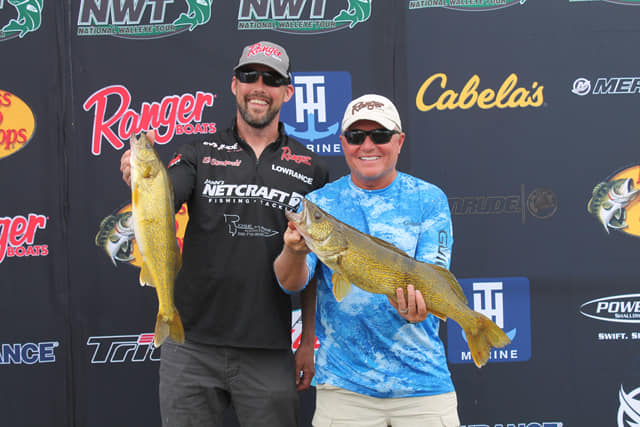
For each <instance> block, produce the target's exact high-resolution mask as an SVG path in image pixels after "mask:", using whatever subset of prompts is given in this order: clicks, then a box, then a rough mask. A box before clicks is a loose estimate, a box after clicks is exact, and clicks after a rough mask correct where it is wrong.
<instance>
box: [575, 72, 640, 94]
mask: <svg viewBox="0 0 640 427" xmlns="http://www.w3.org/2000/svg"><path fill="white" fill-rule="evenodd" d="M571 92H572V93H574V94H575V95H579V96H586V95H635V94H640V76H635V77H599V78H597V79H596V80H595V82H594V83H592V81H591V80H589V79H587V78H585V77H579V78H577V79H575V80H574V82H573V87H572V88H571Z"/></svg>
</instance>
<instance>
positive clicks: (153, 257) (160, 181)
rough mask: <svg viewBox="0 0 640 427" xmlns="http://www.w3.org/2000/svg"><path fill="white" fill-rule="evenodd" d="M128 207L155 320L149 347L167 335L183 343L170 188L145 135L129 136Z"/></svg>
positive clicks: (177, 264) (141, 276) (163, 168)
mask: <svg viewBox="0 0 640 427" xmlns="http://www.w3.org/2000/svg"><path fill="white" fill-rule="evenodd" d="M131 205H132V209H131V210H132V216H133V229H134V233H135V236H136V243H137V244H138V248H139V249H140V253H141V254H142V267H141V270H140V285H142V286H145V285H148V286H154V287H155V288H156V293H157V295H158V317H157V320H156V327H155V337H154V339H153V344H154V345H155V346H156V347H159V346H160V345H161V344H162V343H163V342H164V340H165V339H166V338H167V337H168V336H170V337H171V339H172V340H173V341H175V342H178V343H182V342H184V329H183V327H182V321H181V320H180V316H179V315H178V311H177V310H176V307H175V305H174V303H173V283H174V279H175V277H176V274H177V273H178V270H180V267H181V264H182V258H181V255H180V250H179V249H178V243H177V241H176V227H175V213H174V208H173V188H172V186H171V182H170V181H169V176H168V174H167V169H166V168H165V166H164V164H163V163H162V161H161V160H160V158H159V157H158V153H156V151H155V150H154V148H153V144H152V143H151V142H150V141H149V140H148V139H147V137H146V135H144V134H141V135H140V136H139V137H138V138H136V137H135V136H133V137H131Z"/></svg>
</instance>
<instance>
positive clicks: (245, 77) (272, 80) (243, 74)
mask: <svg viewBox="0 0 640 427" xmlns="http://www.w3.org/2000/svg"><path fill="white" fill-rule="evenodd" d="M258 76H262V82H263V83H264V84H266V85H267V86H272V87H279V86H284V85H288V84H289V78H288V77H282V76H281V75H280V74H277V73H274V72H272V71H257V70H236V78H237V79H238V80H240V81H241V82H242V83H255V82H257V81H258Z"/></svg>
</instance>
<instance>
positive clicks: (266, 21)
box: [238, 0, 371, 34]
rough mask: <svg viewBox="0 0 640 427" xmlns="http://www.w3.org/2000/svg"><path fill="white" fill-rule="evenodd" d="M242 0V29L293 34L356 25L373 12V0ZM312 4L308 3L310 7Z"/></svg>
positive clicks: (320, 31) (240, 25)
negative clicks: (338, 4)
mask: <svg viewBox="0 0 640 427" xmlns="http://www.w3.org/2000/svg"><path fill="white" fill-rule="evenodd" d="M327 3H328V1H327V0H314V1H307V0H288V1H282V0H240V7H239V8H238V30H273V31H278V32H282V33H289V34H318V33H327V32H330V31H336V30H342V29H346V28H349V29H351V28H353V27H355V26H356V25H357V24H360V23H362V22H366V21H367V20H369V17H370V16H371V0H346V3H347V4H346V5H345V4H344V3H345V1H344V0H343V2H342V3H343V7H340V6H335V5H334V4H335V3H336V2H333V4H332V5H331V6H328V5H327ZM307 6H308V7H307Z"/></svg>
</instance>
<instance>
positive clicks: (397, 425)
mask: <svg viewBox="0 0 640 427" xmlns="http://www.w3.org/2000/svg"><path fill="white" fill-rule="evenodd" d="M459 425H460V420H459V419H458V400H457V397H456V393H455V392H454V391H452V392H450V393H445V394H439V395H435V396H419V397H391V398H377V397H371V396H366V395H363V394H358V393H354V392H351V391H348V390H345V389H342V388H339V387H335V386H332V385H328V384H318V386H317V387H316V411H315V413H314V416H313V426H314V427H388V426H393V427H458V426H459Z"/></svg>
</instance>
